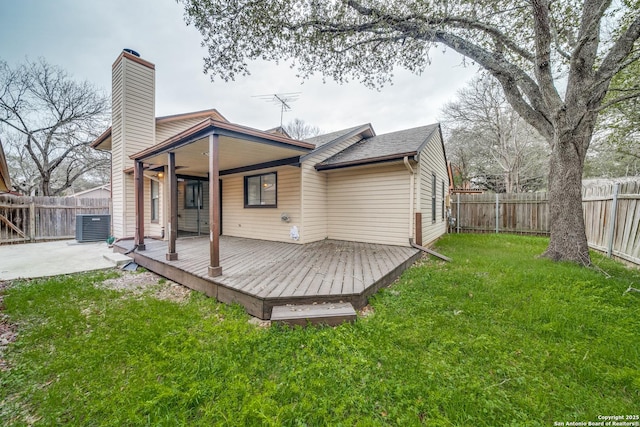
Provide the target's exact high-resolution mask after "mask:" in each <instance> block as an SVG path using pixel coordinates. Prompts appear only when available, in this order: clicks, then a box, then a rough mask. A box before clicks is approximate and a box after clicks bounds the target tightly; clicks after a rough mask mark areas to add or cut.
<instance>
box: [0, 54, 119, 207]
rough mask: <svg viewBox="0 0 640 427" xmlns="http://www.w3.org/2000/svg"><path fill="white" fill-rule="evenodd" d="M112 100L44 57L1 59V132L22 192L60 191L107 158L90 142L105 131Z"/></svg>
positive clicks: (97, 168) (94, 170)
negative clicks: (12, 63)
mask: <svg viewBox="0 0 640 427" xmlns="http://www.w3.org/2000/svg"><path fill="white" fill-rule="evenodd" d="M108 110H109V101H108V98H107V97H106V96H104V95H103V94H100V93H99V92H98V91H97V90H96V89H95V88H94V87H93V86H92V85H91V84H89V83H88V82H86V81H85V82H76V81H74V80H73V79H72V78H71V76H69V75H68V74H67V73H66V72H65V71H64V70H62V69H60V68H59V67H56V66H53V65H51V64H48V63H47V62H46V61H45V60H44V59H40V60H38V61H35V62H26V63H25V64H22V65H19V66H17V67H15V68H12V67H10V66H9V65H8V64H7V63H6V62H4V61H0V126H1V127H0V131H1V132H2V134H3V137H4V138H6V141H7V147H8V149H7V151H8V153H7V157H8V162H9V166H10V167H11V168H12V174H14V179H13V180H14V183H15V184H14V185H16V186H17V187H18V188H19V190H20V191H22V192H26V193H28V194H36V193H37V194H40V195H43V196H55V195H60V194H61V193H62V192H63V191H64V190H66V189H67V188H69V187H71V186H72V185H73V183H74V182H75V181H76V180H78V179H79V178H80V177H82V176H83V175H85V174H90V173H93V174H94V175H96V174H97V175H100V172H99V171H100V170H101V168H102V169H103V170H104V168H105V166H106V167H108V164H109V158H108V157H107V156H106V155H105V154H104V153H100V152H97V151H95V150H91V149H90V147H89V143H91V141H93V140H94V139H95V138H96V137H97V136H98V135H99V133H100V131H101V130H104V128H105V127H106V123H107V117H108Z"/></svg>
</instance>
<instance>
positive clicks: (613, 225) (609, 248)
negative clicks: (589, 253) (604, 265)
mask: <svg viewBox="0 0 640 427" xmlns="http://www.w3.org/2000/svg"><path fill="white" fill-rule="evenodd" d="M619 190H620V183H619V182H616V185H615V186H614V187H613V200H612V203H611V223H610V224H609V242H608V243H607V257H609V258H611V253H612V252H613V236H614V234H615V232H616V217H617V215H618V191H619Z"/></svg>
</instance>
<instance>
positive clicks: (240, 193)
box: [222, 166, 303, 243]
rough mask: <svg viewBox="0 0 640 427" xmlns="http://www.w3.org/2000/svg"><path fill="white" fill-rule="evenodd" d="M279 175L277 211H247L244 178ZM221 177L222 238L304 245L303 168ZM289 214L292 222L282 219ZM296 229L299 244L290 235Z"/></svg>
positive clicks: (259, 209)
mask: <svg viewBox="0 0 640 427" xmlns="http://www.w3.org/2000/svg"><path fill="white" fill-rule="evenodd" d="M273 171H275V172H276V173H277V177H278V178H277V179H278V181H277V191H278V196H277V202H278V207H277V208H245V207H244V175H247V176H251V175H258V174H262V173H267V172H273ZM244 175H228V176H224V177H222V234H224V235H225V236H235V237H247V238H252V239H262V240H271V241H278V242H291V243H301V242H302V238H303V234H302V228H301V217H300V175H301V174H300V168H297V167H286V166H285V167H282V168H276V169H268V170H261V171H255V172H250V173H247V174H244ZM283 212H286V213H287V214H289V217H290V218H291V221H290V222H288V223H286V222H284V221H282V220H281V219H280V215H281V214H282V213H283ZM294 225H295V226H297V227H298V229H299V232H300V240H298V241H297V242H296V241H294V240H293V239H291V237H290V236H289V231H290V229H291V227H292V226H294Z"/></svg>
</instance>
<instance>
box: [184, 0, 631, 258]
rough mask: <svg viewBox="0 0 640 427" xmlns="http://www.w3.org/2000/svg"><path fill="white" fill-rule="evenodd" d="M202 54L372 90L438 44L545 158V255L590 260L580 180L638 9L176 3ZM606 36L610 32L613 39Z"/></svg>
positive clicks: (457, 1) (596, 3)
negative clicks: (519, 123) (464, 62)
mask: <svg viewBox="0 0 640 427" xmlns="http://www.w3.org/2000/svg"><path fill="white" fill-rule="evenodd" d="M179 1H181V2H182V3H184V5H185V11H186V14H185V16H186V20H187V23H191V24H193V25H195V27H196V28H198V30H200V32H201V34H202V35H203V39H204V40H203V45H204V46H206V47H207V48H208V51H209V52H208V56H207V57H206V58H205V70H206V71H208V72H211V73H212V74H216V75H219V76H221V77H222V78H224V79H232V78H234V76H236V75H237V74H246V73H248V67H249V64H250V61H249V60H251V59H258V58H260V59H266V60H274V61H282V60H292V61H293V65H294V66H295V67H296V68H298V69H299V71H300V74H301V75H302V76H309V75H311V74H313V73H317V72H320V73H323V74H324V75H328V76H331V77H333V78H334V79H335V80H337V81H339V82H344V81H347V80H349V79H350V78H355V79H357V80H360V81H362V82H363V83H365V84H368V85H371V86H379V85H382V84H385V83H387V82H389V81H390V80H391V79H392V78H393V70H394V67H396V66H400V67H404V68H407V69H409V70H411V71H414V72H417V73H419V72H421V71H423V70H424V69H425V67H426V66H427V65H428V64H429V63H430V62H431V56H430V49H431V48H432V47H434V46H443V47H447V48H450V49H453V50H455V51H456V52H458V53H460V54H462V55H463V56H465V57H466V58H468V59H470V60H472V61H474V62H475V63H477V64H479V65H480V66H482V67H483V68H484V69H485V70H487V72H488V73H489V74H491V75H492V76H493V77H495V78H496V79H497V80H498V82H500V85H501V87H502V89H503V90H504V92H505V96H506V98H507V100H508V101H509V103H510V104H511V105H512V107H513V108H514V109H515V110H516V111H517V112H518V114H519V115H520V116H521V117H522V118H524V119H525V120H526V121H527V123H529V124H530V125H531V126H533V127H534V128H535V129H536V130H537V131H538V132H539V133H540V135H542V137H543V138H545V140H547V142H548V144H549V146H550V149H551V161H550V173H549V191H550V197H549V206H550V221H551V238H550V241H549V246H548V248H547V250H546V252H545V255H546V256H548V257H549V258H551V259H554V260H573V261H576V262H578V263H581V264H584V265H588V264H590V263H591V260H590V257H589V247H588V245H587V238H586V233H585V225H584V219H583V216H582V193H581V190H582V172H583V167H584V159H585V156H586V154H587V150H588V149H589V144H590V142H591V136H592V133H593V130H594V126H595V123H596V119H597V117H598V113H599V112H600V111H601V110H602V109H603V108H605V107H606V106H607V104H609V103H616V102H617V101H620V100H621V99H628V98H629V97H630V96H637V95H638V94H639V92H635V93H633V94H632V93H626V94H624V95H622V96H619V97H616V98H614V99H611V100H609V101H607V102H604V99H605V96H606V95H607V92H608V90H609V84H610V82H611V79H612V78H613V76H615V75H616V74H617V73H618V72H619V71H620V70H622V69H624V68H625V67H627V66H629V65H630V64H633V63H635V62H637V61H638V60H639V58H640V48H639V47H638V45H637V40H638V38H639V37H640V8H638V7H637V4H636V3H635V2H616V3H615V4H614V3H613V2H612V1H611V0H560V1H551V0H506V1H500V2H496V1H489V0H477V1H466V0H450V1H423V0H336V1H316V0H272V1H268V2H266V1H264V2H245V1H238V2H229V1H227V0H179ZM610 28H613V29H615V30H609V29H610Z"/></svg>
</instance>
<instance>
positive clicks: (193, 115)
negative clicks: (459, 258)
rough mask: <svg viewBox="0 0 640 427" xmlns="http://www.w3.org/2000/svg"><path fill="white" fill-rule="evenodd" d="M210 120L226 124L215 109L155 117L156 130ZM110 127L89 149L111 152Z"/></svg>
mask: <svg viewBox="0 0 640 427" xmlns="http://www.w3.org/2000/svg"><path fill="white" fill-rule="evenodd" d="M208 117H210V118H212V119H213V120H216V121H218V122H226V123H229V120H227V119H226V118H225V117H224V116H223V115H222V114H220V112H219V111H218V110H216V109H215V108H212V109H209V110H200V111H192V112H189V113H181V114H173V115H170V116H161V117H156V129H157V128H158V126H170V125H171V123H175V122H180V121H191V122H193V121H194V119H201V120H204V119H205V118H208ZM196 123H197V122H196ZM111 130H112V128H111V126H110V127H109V128H108V129H107V130H105V131H104V132H103V133H102V134H101V135H100V136H99V137H98V138H96V140H95V141H93V142H92V143H91V147H92V148H95V149H98V150H111Z"/></svg>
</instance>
